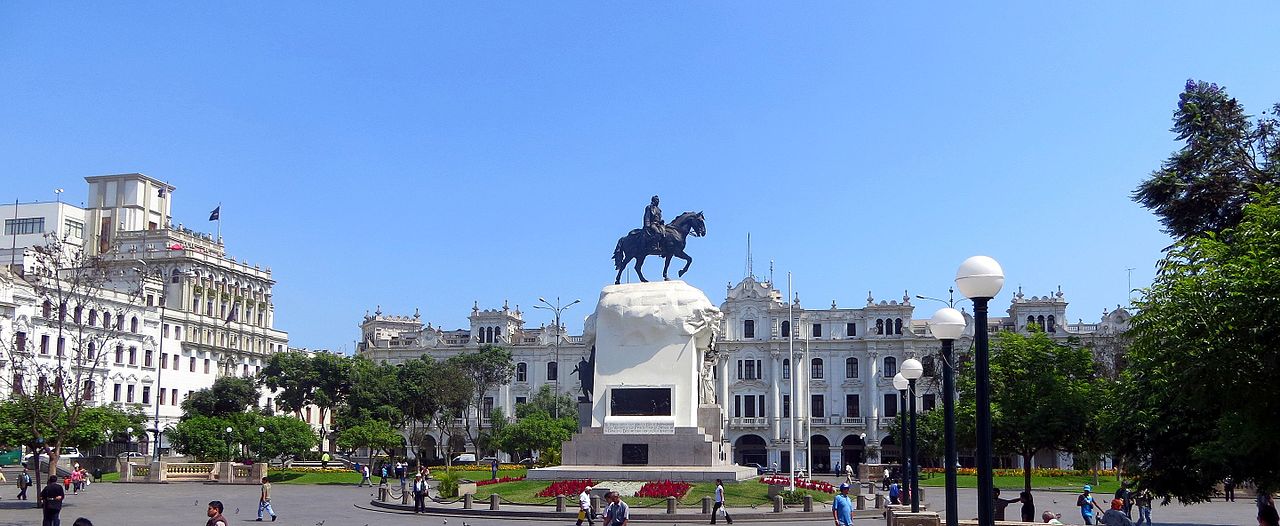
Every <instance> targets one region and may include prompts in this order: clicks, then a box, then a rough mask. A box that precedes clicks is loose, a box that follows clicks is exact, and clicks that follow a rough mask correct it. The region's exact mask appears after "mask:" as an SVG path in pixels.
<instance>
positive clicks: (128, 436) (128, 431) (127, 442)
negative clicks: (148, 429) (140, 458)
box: [124, 427, 133, 451]
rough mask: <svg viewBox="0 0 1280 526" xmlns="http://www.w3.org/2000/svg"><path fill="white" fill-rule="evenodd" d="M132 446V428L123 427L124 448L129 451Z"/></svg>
mask: <svg viewBox="0 0 1280 526" xmlns="http://www.w3.org/2000/svg"><path fill="white" fill-rule="evenodd" d="M132 447H133V428H132V427H126V428H124V450H125V451H129V449H130V448H132Z"/></svg>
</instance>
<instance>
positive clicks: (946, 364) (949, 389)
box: [929, 307, 965, 526]
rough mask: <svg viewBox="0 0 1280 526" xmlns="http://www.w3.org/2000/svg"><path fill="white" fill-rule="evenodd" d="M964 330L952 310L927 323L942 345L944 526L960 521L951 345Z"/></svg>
mask: <svg viewBox="0 0 1280 526" xmlns="http://www.w3.org/2000/svg"><path fill="white" fill-rule="evenodd" d="M964 326H965V322H964V314H961V313H960V311H958V310H955V309H953V308H951V307H943V308H941V309H938V312H935V313H933V317H932V318H930V319H929V331H930V332H932V333H933V337H934V338H937V339H938V340H940V341H941V342H942V420H943V424H942V426H943V434H944V435H945V436H946V441H947V454H946V459H945V460H944V462H945V466H946V467H945V468H943V469H944V472H945V473H946V475H945V476H946V481H945V487H946V493H947V496H946V500H947V518H946V519H947V522H946V524H947V526H956V524H957V522H958V521H959V518H960V517H959V510H957V509H956V506H958V505H959V504H958V499H957V497H956V384H955V382H956V380H955V374H956V373H955V368H954V367H953V366H952V365H951V354H952V347H953V343H954V342H955V340H958V339H960V336H961V335H962V334H964Z"/></svg>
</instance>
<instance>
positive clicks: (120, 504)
mask: <svg viewBox="0 0 1280 526" xmlns="http://www.w3.org/2000/svg"><path fill="white" fill-rule="evenodd" d="M375 491H376V489H375V488H369V487H363V488H356V487H353V486H346V485H315V486H302V485H289V484H276V485H275V489H274V492H273V497H274V499H273V504H274V506H275V509H276V512H277V513H279V514H280V520H279V521H277V522H276V524H277V525H281V524H284V525H299V526H303V525H305V526H315V525H317V524H320V525H321V526H336V525H354V526H361V525H387V526H395V525H410V524H412V525H429V526H490V525H493V526H497V525H498V524H500V523H503V524H506V523H509V522H510V521H511V520H512V519H516V518H517V517H512V516H509V515H506V514H500V516H499V517H495V518H450V517H443V516H438V515H431V516H423V515H419V516H414V515H413V514H412V513H407V512H396V511H386V510H379V509H375V508H373V507H372V506H370V505H369V502H370V501H371V500H372V499H373V498H374V493H375ZM16 493H17V488H15V487H14V486H13V483H12V481H11V482H10V483H9V484H8V485H6V486H4V487H0V526H27V525H38V524H40V512H39V510H37V509H35V508H33V507H28V506H30V505H33V504H34V502H31V501H29V502H26V503H19V502H16V501H14V500H13V496H14V495H15V494H16ZM927 495H928V497H929V498H930V499H931V500H934V501H938V500H940V499H941V490H940V489H936V490H931V491H929V493H927ZM974 498H975V492H974V490H964V489H962V490H960V502H961V503H962V508H961V510H960V517H962V518H972V517H973V516H974V515H976V505H975V500H974ZM213 499H218V500H221V501H222V502H223V503H224V504H225V505H226V506H227V514H226V515H227V518H228V519H230V521H231V523H232V524H244V523H249V522H253V520H254V518H255V512H256V511H257V502H258V487H257V486H218V485H205V484H197V483H174V484H118V483H102V484H95V485H92V486H90V487H89V488H88V489H87V490H86V491H84V492H81V494H80V495H69V496H68V497H67V505H66V508H65V510H64V511H63V513H62V518H63V519H64V520H65V522H64V524H70V523H71V521H73V520H75V518H76V517H79V516H84V517H88V518H90V519H92V520H93V521H94V524H95V525H107V526H111V525H138V526H161V525H163V526H173V525H188V524H189V525H193V526H195V525H200V524H204V522H205V520H206V517H205V516H204V510H205V503H207V502H208V501H210V500H213ZM1036 502H1037V508H1038V509H1041V510H1043V509H1051V510H1054V511H1058V512H1060V513H1062V514H1063V518H1064V519H1067V522H1068V523H1071V522H1075V523H1077V524H1078V523H1079V520H1078V516H1077V515H1076V514H1075V513H1076V512H1075V509H1074V504H1075V495H1074V494H1069V493H1051V492H1037V493H1036ZM477 506H479V507H485V504H484V503H483V502H481V503H477ZM815 506H820V505H818V504H815ZM1015 506H1016V505H1015ZM569 509H570V511H568V512H566V513H565V514H564V517H563V518H562V519H546V518H542V519H538V520H532V521H527V522H530V523H531V524H545V525H548V526H551V525H556V526H568V525H570V524H573V522H574V517H573V512H572V507H570V508H569ZM820 509H823V508H820ZM549 510H554V508H550V509H549ZM823 510H824V511H825V509H823ZM638 511H640V510H637V512H638ZM656 511H664V510H662V509H661V508H659V509H658V510H656ZM735 512H736V514H740V515H742V516H743V518H744V522H745V518H746V513H748V510H747V509H745V508H744V509H742V510H731V513H735ZM1009 512H1010V515H1011V516H1012V515H1013V514H1016V512H1017V508H1016V507H1014V506H1010V508H1009ZM823 517H825V515H823ZM778 518H779V519H781V520H778V521H776V522H770V524H780V525H789V524H814V523H815V520H814V519H811V518H808V517H805V516H803V515H800V514H796V515H788V514H784V515H783V516H781V517H778ZM1152 518H1153V519H1155V523H1156V524H1159V525H1161V526H1164V525H1170V524H1206V525H1241V524H1243V525H1252V524H1256V521H1255V520H1254V507H1253V503H1252V501H1248V502H1246V501H1244V500H1240V501H1237V502H1235V503H1224V502H1221V501H1218V502H1213V503H1208V504H1198V505H1195V506H1181V505H1178V504H1172V505H1169V506H1157V507H1156V508H1155V509H1154V510H1153V511H1152ZM823 520H824V521H825V518H824V519H823ZM449 521H452V523H453V524H452V525H450V524H449ZM881 521H882V520H881V519H879V518H866V519H859V520H858V521H857V522H858V523H859V525H861V526H873V525H877V524H882V522H881ZM322 522H323V524H321V523H322ZM648 522H652V523H655V524H656V523H658V522H657V521H656V520H655V521H648ZM735 522H736V521H735ZM699 523H702V524H705V523H706V522H705V516H702V515H693V514H689V515H677V516H676V520H671V519H666V518H664V520H663V521H662V524H664V525H665V524H699Z"/></svg>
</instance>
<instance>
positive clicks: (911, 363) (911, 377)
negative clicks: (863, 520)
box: [902, 358, 924, 513]
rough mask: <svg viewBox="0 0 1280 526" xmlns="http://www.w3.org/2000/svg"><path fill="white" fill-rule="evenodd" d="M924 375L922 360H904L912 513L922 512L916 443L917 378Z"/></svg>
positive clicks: (903, 373)
mask: <svg viewBox="0 0 1280 526" xmlns="http://www.w3.org/2000/svg"><path fill="white" fill-rule="evenodd" d="M923 375H924V365H923V364H921V363H920V360H917V359H915V358H907V359H906V360H905V361H903V362H902V376H903V378H906V379H907V384H908V385H907V397H908V398H909V399H910V402H909V404H910V407H909V408H908V409H907V416H909V417H911V473H908V474H907V477H908V479H907V480H910V481H911V513H919V512H920V474H919V472H920V455H919V454H918V453H919V451H917V444H916V380H919V379H920V377H921V376H923Z"/></svg>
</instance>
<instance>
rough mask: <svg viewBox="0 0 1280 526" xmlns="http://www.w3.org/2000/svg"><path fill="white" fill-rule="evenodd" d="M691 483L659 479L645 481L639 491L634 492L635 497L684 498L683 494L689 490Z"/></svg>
mask: <svg viewBox="0 0 1280 526" xmlns="http://www.w3.org/2000/svg"><path fill="white" fill-rule="evenodd" d="M692 487H693V485H692V484H689V483H688V482H672V481H670V480H660V481H655V482H646V483H644V486H641V487H640V491H637V492H636V495H635V496H637V497H652V498H659V499H664V498H667V497H675V498H676V499H681V498H684V494H685V493H688V492H689V488H692Z"/></svg>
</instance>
